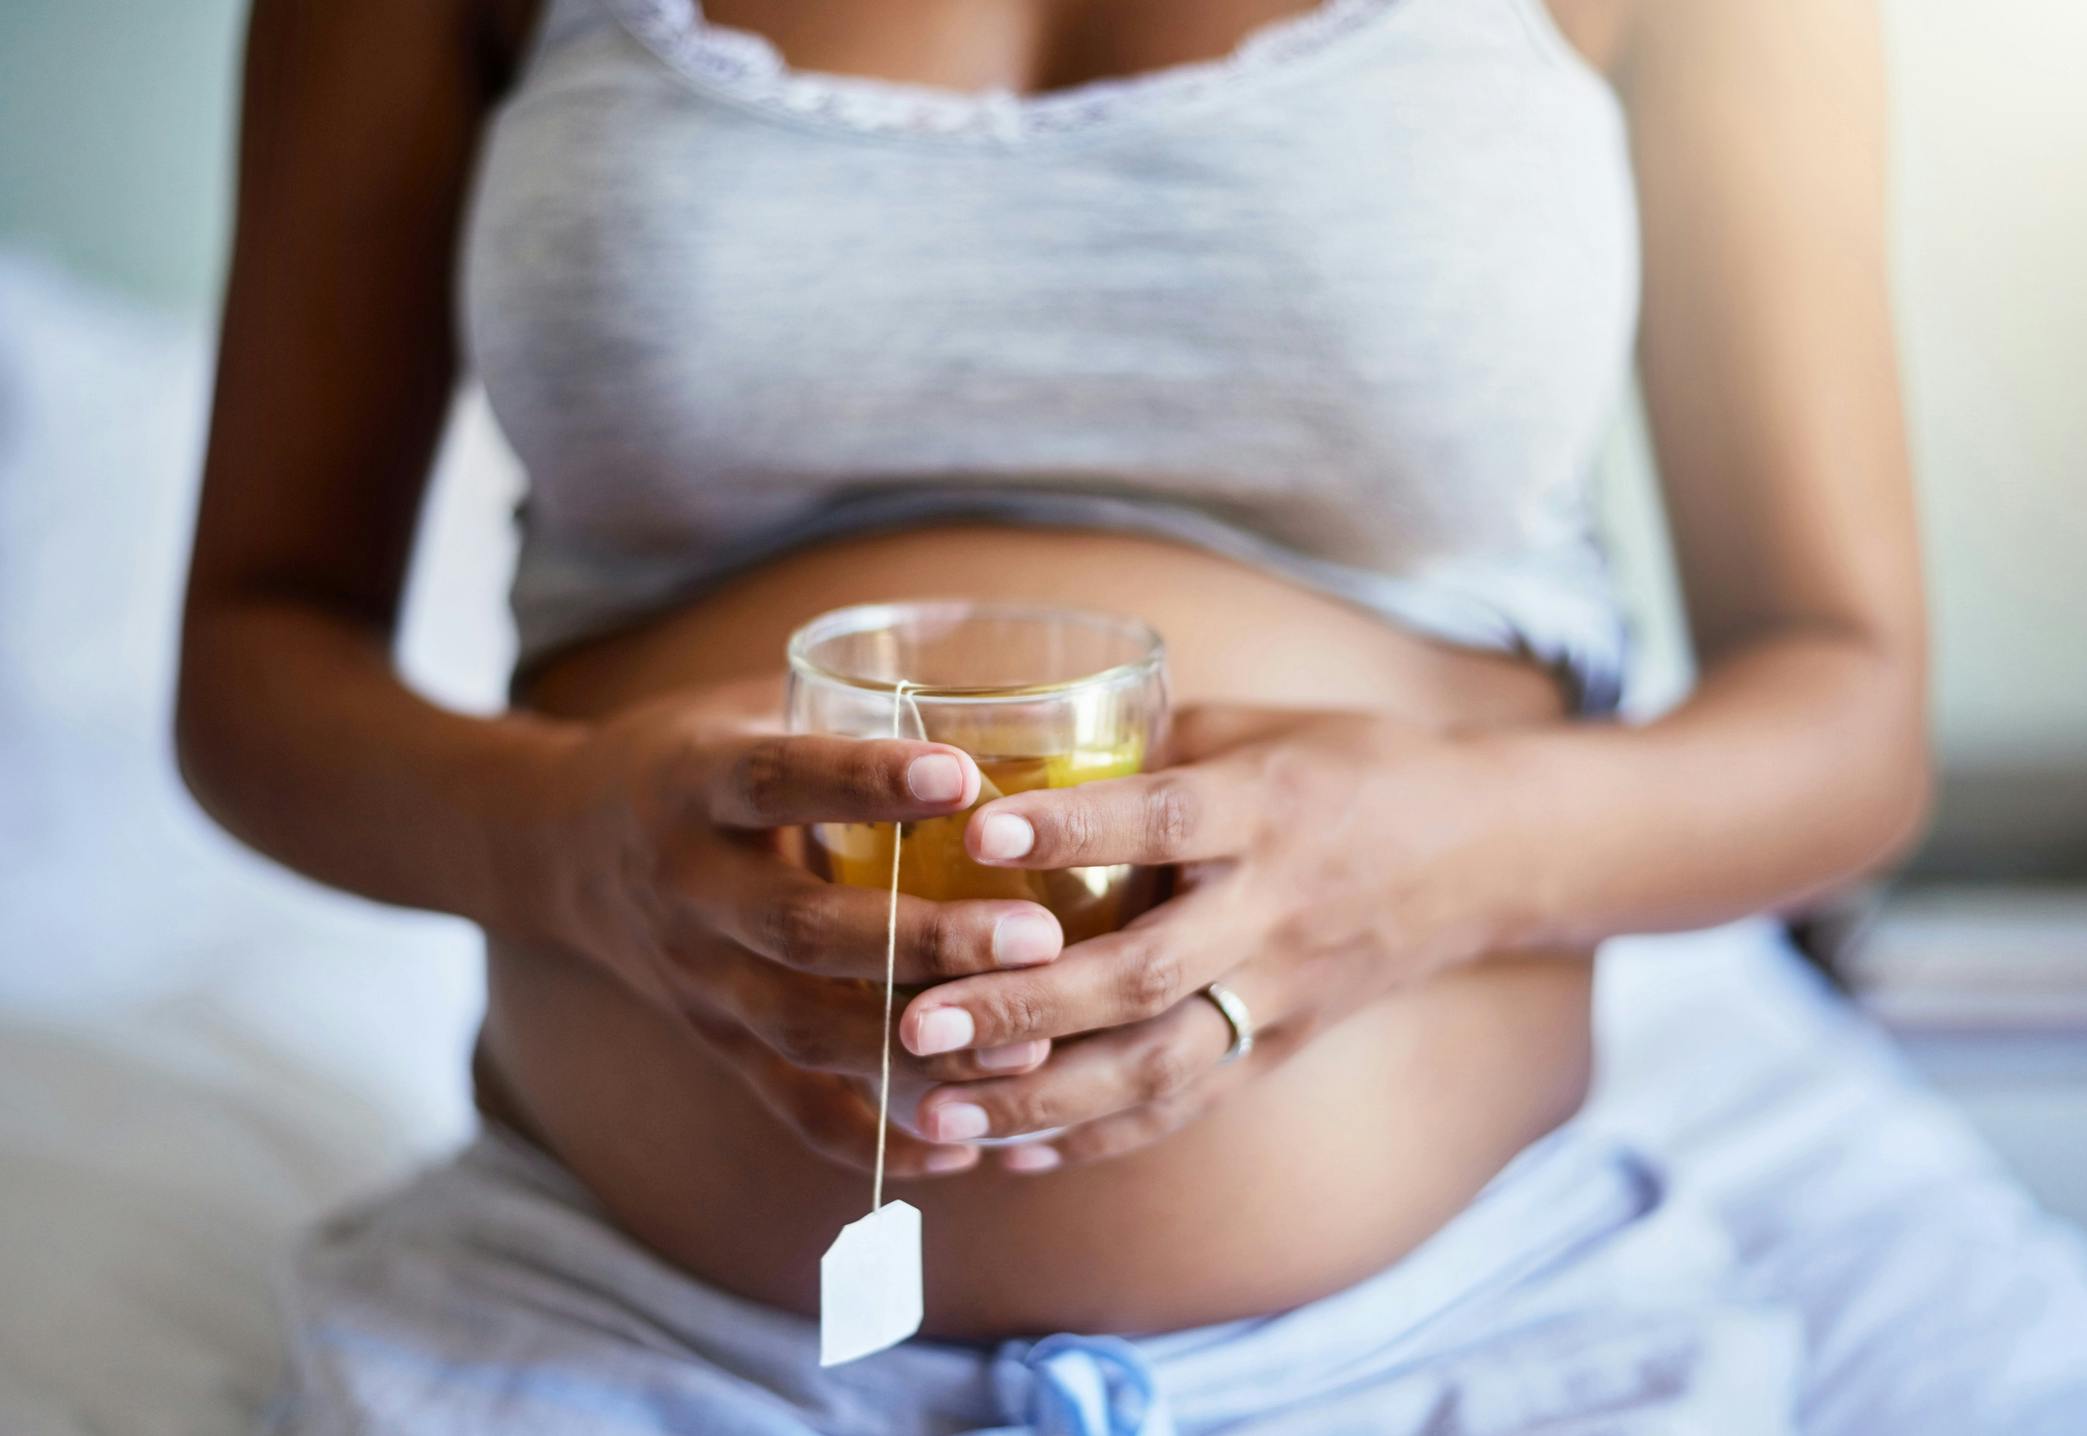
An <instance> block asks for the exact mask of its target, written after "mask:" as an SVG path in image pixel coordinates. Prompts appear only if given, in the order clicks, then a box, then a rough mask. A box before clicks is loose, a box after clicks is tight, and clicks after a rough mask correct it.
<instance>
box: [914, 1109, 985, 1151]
mask: <svg viewBox="0 0 2087 1436" xmlns="http://www.w3.org/2000/svg"><path fill="white" fill-rule="evenodd" d="M991 1125H992V1123H991V1122H988V1121H987V1120H986V1109H985V1108H983V1107H980V1106H978V1105H977V1104H976V1103H972V1102H950V1103H947V1104H945V1105H943V1106H940V1107H937V1108H936V1109H935V1110H934V1111H932V1112H930V1113H929V1114H928V1140H930V1141H933V1142H968V1141H970V1140H971V1139H972V1138H973V1137H983V1136H984V1135H985V1134H986V1129H987V1128H988V1127H990V1126H991Z"/></svg>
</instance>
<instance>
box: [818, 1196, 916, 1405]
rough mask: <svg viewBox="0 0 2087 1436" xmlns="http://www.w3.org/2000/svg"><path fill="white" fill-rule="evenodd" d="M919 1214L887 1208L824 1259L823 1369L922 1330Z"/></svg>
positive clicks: (856, 1226)
mask: <svg viewBox="0 0 2087 1436" xmlns="http://www.w3.org/2000/svg"><path fill="white" fill-rule="evenodd" d="M920 1318H921V1283H920V1209H919V1208H918V1207H915V1206H913V1205H911V1204H910V1203H907V1202H886V1203H885V1204H884V1205H883V1206H881V1207H879V1208H877V1210H875V1211H874V1212H871V1213H870V1214H869V1215H868V1216H866V1217H864V1218H863V1219H862V1220H861V1221H859V1222H850V1223H848V1225H846V1226H844V1227H842V1228H841V1234H840V1235H839V1236H837V1237H835V1238H834V1239H833V1245H832V1246H830V1247H828V1248H827V1249H826V1255H825V1256H823V1257H820V1258H819V1364H820V1365H821V1366H838V1365H840V1364H841V1363H842V1362H844V1361H853V1360H855V1359H856V1358H857V1357H859V1356H868V1355H869V1354H870V1353H872V1352H876V1351H882V1350H884V1348H885V1347H887V1346H896V1345H898V1344H899V1343H900V1342H902V1341H904V1340H905V1339H906V1338H907V1337H909V1336H911V1335H912V1334H913V1333H914V1332H916V1331H918V1330H920Z"/></svg>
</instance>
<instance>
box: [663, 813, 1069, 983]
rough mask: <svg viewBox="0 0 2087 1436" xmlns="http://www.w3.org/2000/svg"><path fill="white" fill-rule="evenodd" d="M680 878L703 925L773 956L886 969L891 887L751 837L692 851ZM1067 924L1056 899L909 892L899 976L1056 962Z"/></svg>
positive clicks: (818, 965) (849, 973)
mask: <svg viewBox="0 0 2087 1436" xmlns="http://www.w3.org/2000/svg"><path fill="white" fill-rule="evenodd" d="M676 887H677V889H678V890H679V891H680V892H681V893H682V894H683V896H684V898H685V900H686V901H687V902H688V903H689V904H690V905H691V907H692V908H693V909H694V912H695V917H696V926H697V927H698V928H699V929H700V930H705V931H714V932H718V933H722V934H723V935H724V936H726V937H728V938H730V939H732V940H733V941H734V942H736V943H738V944H739V945H740V946H742V947H744V948H746V949H747V950H748V951H750V952H755V953H758V954H760V955H761V956H762V957H765V958H767V959H769V960H770V961H771V962H777V963H781V964H782V965H783V966H785V967H790V968H794V969H796V970H797V971H800V972H805V973H812V974H815V975H818V976H822V977H854V978H864V979H869V980H873V981H877V982H882V981H883V979H884V953H885V942H886V925H887V923H888V922H889V920H890V903H891V897H890V894H889V893H888V892H886V891H883V890H880V889H876V888H858V887H848V886H845V885H842V884H839V883H829V882H824V881H822V880H820V879H819V878H818V877H816V876H814V875H813V874H811V873H808V872H806V871H804V869H802V868H799V867H795V866H793V865H792V864H790V863H787V862H784V861H781V860H780V859H778V858H777V857H776V856H775V855H774V854H773V853H771V852H768V851H765V850H764V849H761V848H758V847H755V846H753V845H751V844H742V843H736V842H725V843H714V844H707V845H705V846H703V847H702V848H700V849H698V850H697V851H695V852H693V853H692V854H691V855H690V857H689V859H688V862H687V864H686V871H684V872H683V873H682V874H680V875H679V876H678V877H677V879H676ZM1064 945H1065V934H1064V932H1063V931H1062V930H1061V929H1060V927H1059V925H1058V919H1057V918H1055V917H1053V916H1052V915H1051V912H1050V910H1049V909H1048V908H1045V907H1043V906H1041V905H1040V904H1037V903H1032V902H1023V901H1019V900H1016V899H975V900H968V901H962V902H947V903H940V902H930V901H928V900H927V899H925V898H917V897H908V896H903V895H902V896H901V897H900V898H899V903H898V932H897V946H896V949H895V954H894V955H895V960H896V965H897V976H898V980H899V981H900V982H905V983H926V982H941V981H945V980H947V979H949V978H953V977H966V976H970V975H972V974H974V973H981V972H993V971H996V970H998V969H1001V968H1008V967H1028V966H1033V965H1035V964H1037V963H1044V962H1049V961H1051V960H1052V959H1053V958H1055V957H1057V956H1058V953H1059V951H1060V949H1062V948H1063V947H1064Z"/></svg>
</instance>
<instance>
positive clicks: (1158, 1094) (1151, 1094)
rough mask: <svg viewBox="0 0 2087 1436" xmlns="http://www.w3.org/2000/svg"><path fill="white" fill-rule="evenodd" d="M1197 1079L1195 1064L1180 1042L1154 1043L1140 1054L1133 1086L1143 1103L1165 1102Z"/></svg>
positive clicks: (1134, 1073) (1133, 1077)
mask: <svg viewBox="0 0 2087 1436" xmlns="http://www.w3.org/2000/svg"><path fill="white" fill-rule="evenodd" d="M1194 1078H1195V1066H1194V1064H1193V1063H1192V1062H1190V1060H1189V1056H1188V1054H1187V1053H1186V1052H1185V1051H1183V1050H1182V1048H1181V1045H1180V1044H1179V1043H1177V1042H1174V1041H1171V1040H1170V1041H1164V1042H1155V1043H1153V1044H1152V1045H1151V1046H1149V1047H1147V1048H1146V1049H1145V1050H1144V1051H1143V1052H1142V1053H1140V1054H1139V1055H1138V1059H1137V1064H1136V1068H1135V1071H1134V1072H1133V1074H1132V1085H1133V1088H1134V1090H1135V1091H1136V1093H1137V1096H1138V1100H1139V1101H1140V1102H1162V1101H1165V1100H1166V1099H1168V1098H1170V1097H1172V1096H1174V1095H1175V1094H1176V1093H1177V1092H1180V1091H1181V1090H1182V1089H1183V1088H1185V1087H1187V1086H1188V1084H1189V1083H1190V1082H1191V1081H1193V1080H1194Z"/></svg>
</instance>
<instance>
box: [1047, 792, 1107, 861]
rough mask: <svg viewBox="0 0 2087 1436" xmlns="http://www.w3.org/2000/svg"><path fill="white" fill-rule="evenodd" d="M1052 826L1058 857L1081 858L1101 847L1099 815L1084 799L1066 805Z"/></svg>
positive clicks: (1101, 833)
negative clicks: (1054, 830) (1054, 829)
mask: <svg viewBox="0 0 2087 1436" xmlns="http://www.w3.org/2000/svg"><path fill="white" fill-rule="evenodd" d="M1054 826H1055V827H1056V830H1057V831H1056V837H1057V845H1056V846H1057V849H1058V856H1060V857H1066V858H1077V857H1083V856H1085V855H1086V854H1088V853H1091V852H1093V851H1094V850H1095V849H1096V848H1098V847H1099V846H1100V845H1101V841H1102V835H1103V824H1102V820H1101V814H1100V813H1099V812H1097V811H1096V810H1095V807H1094V804H1092V803H1090V802H1087V801H1085V800H1084V799H1083V800H1076V801H1073V802H1069V803H1067V804H1066V805H1065V806H1064V807H1063V808H1062V809H1061V810H1060V811H1059V813H1058V821H1057V823H1056V824H1055V825H1054Z"/></svg>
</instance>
